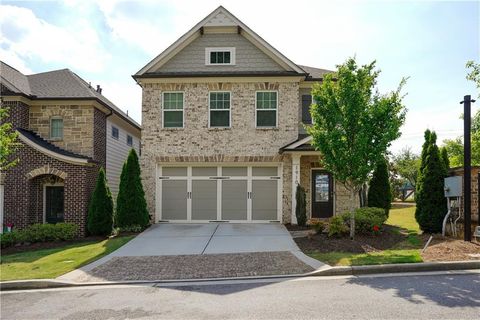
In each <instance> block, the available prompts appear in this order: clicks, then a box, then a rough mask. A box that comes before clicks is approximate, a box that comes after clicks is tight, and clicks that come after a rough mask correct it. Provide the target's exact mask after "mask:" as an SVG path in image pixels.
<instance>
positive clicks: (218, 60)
mask: <svg viewBox="0 0 480 320" xmlns="http://www.w3.org/2000/svg"><path fill="white" fill-rule="evenodd" d="M205 64H206V65H234V64H235V48H205Z"/></svg>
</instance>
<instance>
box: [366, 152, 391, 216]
mask: <svg viewBox="0 0 480 320" xmlns="http://www.w3.org/2000/svg"><path fill="white" fill-rule="evenodd" d="M391 204H392V190H391V187H390V181H389V175H388V167H387V161H386V159H385V158H383V157H382V159H380V160H379V161H378V162H377V166H376V167H375V170H374V171H373V176H372V180H370V188H369V189H368V206H369V207H376V208H383V209H385V214H386V216H387V217H388V213H389V211H390V207H391Z"/></svg>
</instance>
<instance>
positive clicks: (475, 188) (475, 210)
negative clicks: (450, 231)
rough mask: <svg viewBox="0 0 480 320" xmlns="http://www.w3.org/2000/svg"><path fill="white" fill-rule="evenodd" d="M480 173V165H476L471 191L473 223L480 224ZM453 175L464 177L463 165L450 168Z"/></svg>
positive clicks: (473, 168)
mask: <svg viewBox="0 0 480 320" xmlns="http://www.w3.org/2000/svg"><path fill="white" fill-rule="evenodd" d="M479 173H480V167H478V166H474V167H472V173H471V176H472V193H471V200H470V201H471V204H472V206H471V212H472V225H473V226H475V225H477V226H478V225H479V206H478V204H479V196H480V195H479V193H478V191H479V190H478V187H479V186H478V183H479V179H478V175H479ZM450 175H451V176H462V178H463V167H461V168H453V169H450ZM462 188H463V187H462ZM462 209H463V201H462ZM462 221H463V220H462Z"/></svg>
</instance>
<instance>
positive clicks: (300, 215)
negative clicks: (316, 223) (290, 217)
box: [295, 184, 307, 227]
mask: <svg viewBox="0 0 480 320" xmlns="http://www.w3.org/2000/svg"><path fill="white" fill-rule="evenodd" d="M296 199H297V207H296V208H295V215H296V216H297V224H298V225H299V226H302V227H303V226H305V225H306V224H307V204H306V202H307V200H306V196H305V189H303V187H302V186H301V185H299V184H297V193H296Z"/></svg>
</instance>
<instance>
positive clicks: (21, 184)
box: [4, 143, 98, 236]
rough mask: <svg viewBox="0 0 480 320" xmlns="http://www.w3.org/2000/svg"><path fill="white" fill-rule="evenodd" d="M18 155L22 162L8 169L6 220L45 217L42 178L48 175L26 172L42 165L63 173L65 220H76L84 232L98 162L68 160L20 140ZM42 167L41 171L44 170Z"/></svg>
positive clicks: (20, 221)
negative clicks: (86, 164)
mask: <svg viewBox="0 0 480 320" xmlns="http://www.w3.org/2000/svg"><path fill="white" fill-rule="evenodd" d="M16 156H18V157H19V159H20V161H19V163H18V164H17V165H16V166H15V167H12V168H10V169H8V170H7V171H6V173H5V206H4V222H5V223H13V224H14V225H15V227H16V228H24V227H26V226H27V225H29V224H32V223H35V222H42V221H43V184H42V183H44V182H43V180H42V178H45V176H46V175H38V176H36V177H33V178H29V177H28V176H27V174H28V173H30V172H31V171H32V170H35V169H38V168H41V170H44V171H45V172H50V173H49V175H56V176H57V177H58V176H59V175H60V176H62V177H63V179H62V180H64V188H65V214H64V219H65V222H71V223H76V224H77V225H78V226H79V235H80V236H83V235H85V230H86V229H85V224H86V216H87V211H88V203H89V200H90V194H91V192H92V190H93V187H94V183H95V177H96V174H97V170H98V166H97V165H95V166H82V165H74V164H70V163H65V162H62V161H59V160H56V159H53V158H50V157H48V156H46V155H45V154H43V153H40V152H38V151H37V150H35V149H33V148H31V147H29V146H27V145H25V144H23V143H21V147H20V148H19V149H18V151H17V154H16ZM41 170H40V171H41Z"/></svg>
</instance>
